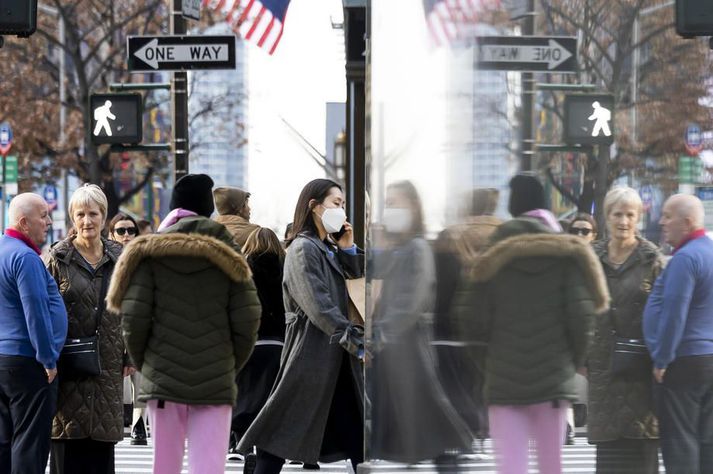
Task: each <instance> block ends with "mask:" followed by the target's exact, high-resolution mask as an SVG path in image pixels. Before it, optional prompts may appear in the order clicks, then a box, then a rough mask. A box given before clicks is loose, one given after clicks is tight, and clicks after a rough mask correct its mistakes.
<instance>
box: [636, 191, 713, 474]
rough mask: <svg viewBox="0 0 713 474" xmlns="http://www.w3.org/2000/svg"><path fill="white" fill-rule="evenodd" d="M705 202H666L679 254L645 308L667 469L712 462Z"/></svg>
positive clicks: (685, 198) (712, 364) (665, 222)
mask: <svg viewBox="0 0 713 474" xmlns="http://www.w3.org/2000/svg"><path fill="white" fill-rule="evenodd" d="M704 219H705V212H704V210H703V204H702V203H701V201H700V200H699V199H698V198H696V197H694V196H690V195H683V194H678V195H675V196H672V197H670V198H669V199H668V201H666V203H665V204H664V208H663V216H662V217H661V221H660V223H661V227H662V230H663V235H664V238H665V239H666V242H667V243H668V244H670V245H671V246H673V247H675V250H674V254H673V257H672V258H671V260H670V261H669V262H668V264H667V265H666V269H665V270H664V271H663V273H662V274H661V276H660V277H659V278H658V279H657V280H656V283H655V284H654V288H653V290H652V291H651V295H650V296H649V300H648V302H647V304H646V309H645V311H644V337H645V338H646V345H647V346H648V348H649V351H650V352H651V358H652V359H653V361H654V378H655V379H656V381H657V382H658V384H657V387H656V389H657V390H658V395H659V397H658V402H657V404H658V415H659V430H660V435H661V448H662V452H663V461H664V465H665V466H666V472H670V473H686V474H688V473H690V474H703V473H709V472H711V466H713V444H711V440H713V422H712V420H713V319H712V318H711V312H713V292H712V291H711V290H710V289H711V288H712V287H713V242H711V240H710V239H709V238H708V237H706V235H705V229H704V228H703V222H704Z"/></svg>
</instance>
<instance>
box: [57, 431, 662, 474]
mask: <svg viewBox="0 0 713 474" xmlns="http://www.w3.org/2000/svg"><path fill="white" fill-rule="evenodd" d="M485 450H486V455H487V458H486V459H482V460H473V459H468V460H466V461H464V462H463V463H461V464H460V469H461V472H467V473H479V474H497V466H496V464H495V460H494V458H493V456H492V454H493V453H492V444H491V443H490V442H489V441H488V442H486V444H485ZM531 454H532V453H531ZM114 457H115V464H116V474H144V473H151V472H153V470H152V465H153V452H152V447H151V441H150V439H149V445H148V446H132V445H131V444H130V440H129V438H126V439H124V440H123V441H121V442H120V443H118V444H117V445H116V448H115V451H114ZM562 466H563V469H562V472H563V474H578V473H592V472H594V471H595V467H596V453H595V449H594V446H592V445H590V444H588V443H587V441H586V440H585V439H584V438H577V439H576V444H575V445H574V446H564V447H563V451H562ZM660 466H661V467H660V472H661V473H664V472H665V471H664V468H663V462H660ZM368 467H369V470H370V471H371V472H374V473H377V474H404V473H407V472H411V473H417V474H431V473H436V469H435V467H434V465H433V464H432V463H428V462H424V463H419V464H415V465H405V464H397V463H392V462H385V461H375V462H371V463H369V464H368ZM349 471H350V469H348V468H347V463H346V462H345V461H341V462H335V463H329V464H320V470H319V471H317V472H316V473H314V474H348V473H349ZM46 472H49V470H47V471H46ZM242 472H243V463H242V462H238V461H226V464H225V473H228V474H233V473H242ZM282 472H285V473H292V474H296V473H299V474H310V471H306V470H304V469H302V466H301V465H300V464H285V466H284V468H283V469H282ZM529 472H530V473H531V474H536V473H537V472H538V469H537V461H536V459H535V456H533V455H531V457H530V463H529ZM181 474H188V464H187V457H186V458H184V462H183V470H182V472H181Z"/></svg>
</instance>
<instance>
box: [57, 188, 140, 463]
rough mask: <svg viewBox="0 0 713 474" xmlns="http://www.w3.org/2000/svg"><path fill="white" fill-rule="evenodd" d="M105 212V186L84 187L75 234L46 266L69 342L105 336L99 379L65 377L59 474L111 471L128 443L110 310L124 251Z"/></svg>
mask: <svg viewBox="0 0 713 474" xmlns="http://www.w3.org/2000/svg"><path fill="white" fill-rule="evenodd" d="M106 212H107V199H106V196H105V195H104V192H103V191H102V190H101V188H100V187H99V186H97V185H95V184H85V185H84V186H81V187H80V188H78V189H77V190H76V191H75V192H74V194H72V198H71V199H70V200H69V209H68V214H69V216H70V218H71V219H72V224H73V225H74V228H75V230H76V233H75V234H73V235H70V236H69V237H67V238H66V239H64V240H61V241H59V242H57V243H56V244H54V245H53V246H52V248H51V249H50V252H49V258H48V259H47V262H46V264H47V268H48V270H49V272H50V273H51V274H52V276H53V277H54V279H55V280H56V281H57V285H58V286H59V289H60V293H61V294H62V298H63V299H64V303H65V306H66V307H67V316H68V321H69V331H68V333H67V337H68V338H69V339H77V338H84V337H88V336H93V335H95V334H99V343H98V350H99V360H100V363H101V374H100V375H96V376H83V375H75V376H72V377H71V378H70V377H69V376H68V375H69V374H67V373H64V374H60V375H59V400H58V407H57V415H56V416H55V418H54V423H53V425H52V456H51V458H50V472H51V473H53V474H55V473H56V474H64V473H66V474H83V473H97V474H106V473H113V472H114V445H115V444H116V443H117V442H119V441H121V440H122V439H123V438H124V423H123V419H124V407H123V403H122V401H123V396H122V395H123V379H124V376H125V375H127V374H128V371H129V364H128V360H127V359H126V358H125V357H124V355H125V351H124V342H123V341H122V339H121V318H119V316H118V315H116V314H112V313H110V312H108V311H107V310H106V308H105V305H104V299H105V297H106V291H107V288H108V286H109V280H110V279H111V276H112V273H113V271H114V267H115V265H116V260H117V259H118V258H119V254H120V253H121V248H122V247H121V244H119V243H117V242H114V241H112V240H106V239H104V238H103V237H102V230H103V229H104V224H105V223H106ZM61 361H62V359H61V358H60V362H61Z"/></svg>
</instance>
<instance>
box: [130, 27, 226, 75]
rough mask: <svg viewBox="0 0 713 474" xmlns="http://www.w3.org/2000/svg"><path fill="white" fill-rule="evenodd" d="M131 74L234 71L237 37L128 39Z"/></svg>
mask: <svg viewBox="0 0 713 474" xmlns="http://www.w3.org/2000/svg"><path fill="white" fill-rule="evenodd" d="M127 55H128V63H129V71H134V72H140V71H185V70H191V69H235V36H230V35H227V36H129V38H128V39H127Z"/></svg>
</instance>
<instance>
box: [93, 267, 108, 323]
mask: <svg viewBox="0 0 713 474" xmlns="http://www.w3.org/2000/svg"><path fill="white" fill-rule="evenodd" d="M109 278H110V276H109V271H108V270H107V269H106V268H104V269H102V286H101V290H100V291H99V301H98V302H97V313H96V321H97V328H96V330H95V333H97V334H98V333H99V322H100V321H101V315H102V313H103V312H104V308H106V301H105V300H106V292H107V290H108V288H109Z"/></svg>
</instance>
